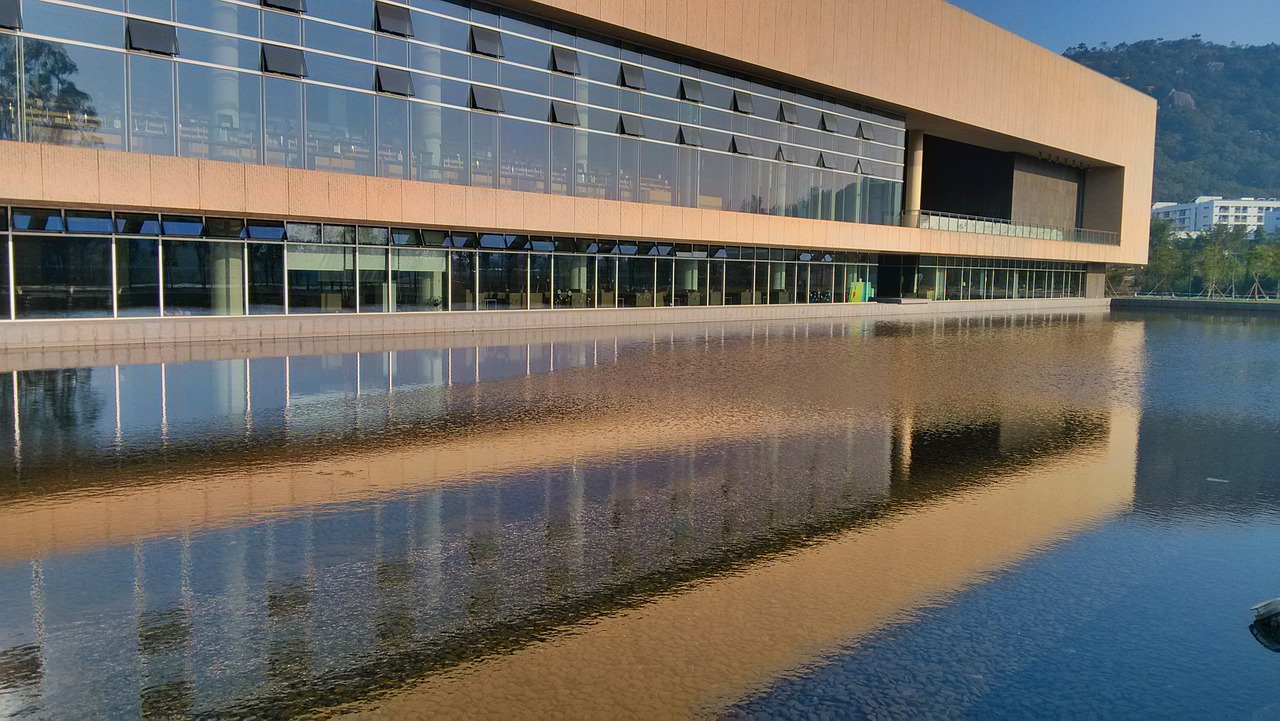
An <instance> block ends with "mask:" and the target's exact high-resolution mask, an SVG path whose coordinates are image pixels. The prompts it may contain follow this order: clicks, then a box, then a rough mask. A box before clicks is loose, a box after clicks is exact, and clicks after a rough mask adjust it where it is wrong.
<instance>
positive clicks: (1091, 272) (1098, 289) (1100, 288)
mask: <svg viewBox="0 0 1280 721" xmlns="http://www.w3.org/2000/svg"><path fill="white" fill-rule="evenodd" d="M1084 297H1086V298H1105V297H1107V264H1106V263H1090V264H1089V268H1088V270H1086V271H1085V281H1084Z"/></svg>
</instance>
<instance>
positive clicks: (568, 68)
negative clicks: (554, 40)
mask: <svg viewBox="0 0 1280 721" xmlns="http://www.w3.org/2000/svg"><path fill="white" fill-rule="evenodd" d="M551 69H552V70H555V71H556V72H557V73H565V74H566V75H580V74H582V69H581V67H580V66H579V64H578V51H577V50H574V49H573V48H551Z"/></svg>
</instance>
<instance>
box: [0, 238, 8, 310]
mask: <svg viewBox="0 0 1280 721" xmlns="http://www.w3.org/2000/svg"><path fill="white" fill-rule="evenodd" d="M0 270H3V272H0V303H2V304H3V307H0V318H3V319H9V239H8V238H7V237H4V236H0Z"/></svg>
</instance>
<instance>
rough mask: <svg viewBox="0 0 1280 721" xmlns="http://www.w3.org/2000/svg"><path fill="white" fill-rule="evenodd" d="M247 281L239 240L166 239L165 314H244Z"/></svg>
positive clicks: (241, 246)
mask: <svg viewBox="0 0 1280 721" xmlns="http://www.w3.org/2000/svg"><path fill="white" fill-rule="evenodd" d="M239 222H240V224H241V225H243V221H239ZM244 281H245V277H244V246H243V245H241V244H240V243H210V242H207V241H192V240H166V241H164V314H165V315H166V316H175V315H244V310H245V302H244V300H245V299H244Z"/></svg>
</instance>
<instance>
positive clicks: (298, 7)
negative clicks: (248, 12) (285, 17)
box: [262, 0, 307, 13]
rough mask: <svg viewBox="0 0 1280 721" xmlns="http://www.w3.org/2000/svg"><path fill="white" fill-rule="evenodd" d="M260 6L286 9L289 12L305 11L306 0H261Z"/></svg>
mask: <svg viewBox="0 0 1280 721" xmlns="http://www.w3.org/2000/svg"><path fill="white" fill-rule="evenodd" d="M262 7H264V8H275V9H276V10H286V11H288V12H291V13H305V12H306V11H307V0H262Z"/></svg>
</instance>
